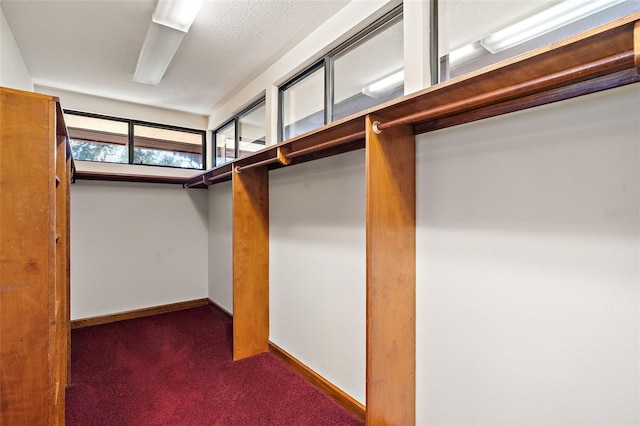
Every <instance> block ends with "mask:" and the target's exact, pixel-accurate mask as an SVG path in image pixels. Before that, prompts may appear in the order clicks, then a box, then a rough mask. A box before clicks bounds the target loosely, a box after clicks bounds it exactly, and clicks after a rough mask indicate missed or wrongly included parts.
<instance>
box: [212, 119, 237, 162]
mask: <svg viewBox="0 0 640 426" xmlns="http://www.w3.org/2000/svg"><path fill="white" fill-rule="evenodd" d="M214 135H215V138H214V139H215V141H216V158H215V162H214V164H215V165H216V166H219V165H221V164H224V163H227V162H229V161H233V160H235V158H236V120H235V119H233V120H231V121H230V122H229V123H227V124H225V125H224V126H222V127H221V128H220V129H218V130H216V131H215V132H214Z"/></svg>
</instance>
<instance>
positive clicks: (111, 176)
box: [73, 170, 190, 185]
mask: <svg viewBox="0 0 640 426" xmlns="http://www.w3.org/2000/svg"><path fill="white" fill-rule="evenodd" d="M73 179H74V180H102V181H112V182H147V183H167V184H176V185H184V184H185V183H186V182H187V181H188V180H189V179H190V178H184V177H172V176H154V175H133V174H124V173H104V172H86V171H78V170H75V172H74V174H73Z"/></svg>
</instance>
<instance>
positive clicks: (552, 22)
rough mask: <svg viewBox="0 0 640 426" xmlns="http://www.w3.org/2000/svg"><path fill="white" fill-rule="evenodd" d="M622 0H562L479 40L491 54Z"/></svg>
mask: <svg viewBox="0 0 640 426" xmlns="http://www.w3.org/2000/svg"><path fill="white" fill-rule="evenodd" d="M622 1H624V0H590V1H586V0H565V1H564V2H562V3H560V4H558V5H556V6H553V7H550V8H549V9H546V10H544V11H542V12H540V13H537V14H535V15H533V16H530V17H529V18H526V19H524V20H522V21H520V22H518V23H516V24H513V25H510V26H508V27H506V28H504V29H502V30H500V31H497V32H495V33H494V34H492V35H490V36H489V37H487V38H485V39H483V40H481V41H480V43H481V44H482V46H484V47H485V48H486V49H487V50H488V51H490V52H491V53H497V52H501V51H503V50H505V49H508V48H510V47H513V46H516V45H518V44H520V43H524V42H525V41H529V40H531V39H534V38H536V37H538V36H541V35H543V34H546V33H548V32H551V31H553V30H555V29H558V28H560V27H563V26H565V25H568V24H570V23H572V22H575V21H577V20H579V19H582V18H584V17H586V16H589V15H592V14H594V13H596V12H599V11H601V10H603V9H606V8H608V7H611V6H613V5H615V4H618V3H621V2H622Z"/></svg>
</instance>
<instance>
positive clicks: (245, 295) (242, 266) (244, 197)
mask: <svg viewBox="0 0 640 426" xmlns="http://www.w3.org/2000/svg"><path fill="white" fill-rule="evenodd" d="M232 176H233V177H232V180H233V359H234V360H238V359H242V358H246V357H250V356H253V355H256V354H259V353H262V352H267V351H268V350H269V174H268V170H267V167H266V166H262V167H253V168H249V169H245V170H242V173H237V172H234V173H233V174H232Z"/></svg>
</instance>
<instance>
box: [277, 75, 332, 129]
mask: <svg viewBox="0 0 640 426" xmlns="http://www.w3.org/2000/svg"><path fill="white" fill-rule="evenodd" d="M282 108H283V109H282V135H283V140H287V139H289V138H292V137H294V136H297V135H301V134H303V133H306V132H308V131H310V130H313V129H317V128H318V127H321V126H323V125H324V68H323V67H321V68H319V69H318V70H316V71H314V72H312V73H311V74H309V75H308V76H306V77H305V78H304V79H302V80H300V81H299V82H297V83H296V84H294V85H293V86H290V87H288V88H287V89H285V90H284V91H283V92H282Z"/></svg>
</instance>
